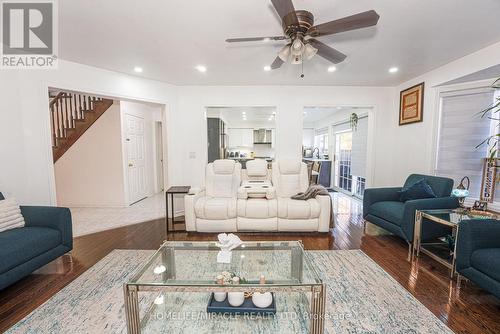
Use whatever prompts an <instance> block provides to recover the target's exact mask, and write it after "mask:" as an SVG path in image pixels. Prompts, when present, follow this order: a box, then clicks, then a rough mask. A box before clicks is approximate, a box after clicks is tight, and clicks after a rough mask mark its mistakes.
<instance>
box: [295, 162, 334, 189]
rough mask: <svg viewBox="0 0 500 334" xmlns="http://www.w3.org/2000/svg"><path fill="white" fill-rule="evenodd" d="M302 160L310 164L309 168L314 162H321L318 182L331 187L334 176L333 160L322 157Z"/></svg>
mask: <svg viewBox="0 0 500 334" xmlns="http://www.w3.org/2000/svg"><path fill="white" fill-rule="evenodd" d="M302 161H303V162H305V163H306V164H307V165H308V168H312V165H313V163H315V162H318V163H319V172H318V173H319V174H318V180H317V184H321V185H322V186H323V187H325V188H330V187H331V182H330V180H331V176H332V160H330V159H321V158H302Z"/></svg>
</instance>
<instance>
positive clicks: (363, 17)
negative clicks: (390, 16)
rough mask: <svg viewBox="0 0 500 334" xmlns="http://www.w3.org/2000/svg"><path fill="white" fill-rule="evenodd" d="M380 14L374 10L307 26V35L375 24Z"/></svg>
mask: <svg viewBox="0 0 500 334" xmlns="http://www.w3.org/2000/svg"><path fill="white" fill-rule="evenodd" d="M379 18H380V16H379V15H378V14H377V12H376V11H374V10H369V11H367V12H363V13H359V14H354V15H351V16H346V17H344V18H341V19H338V20H334V21H330V22H326V23H322V24H318V25H317V26H314V27H311V28H309V30H308V31H307V35H309V36H312V37H318V36H325V35H331V34H336V33H339V32H344V31H349V30H355V29H361V28H366V27H371V26H374V25H376V24H377V22H378V19H379Z"/></svg>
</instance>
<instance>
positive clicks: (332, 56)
mask: <svg viewBox="0 0 500 334" xmlns="http://www.w3.org/2000/svg"><path fill="white" fill-rule="evenodd" d="M307 42H308V43H309V44H311V45H312V46H314V47H315V48H316V49H318V55H320V56H321V57H323V58H325V59H326V60H329V61H331V62H332V63H334V64H338V63H340V62H342V61H344V59H346V58H347V56H346V55H345V54H343V53H342V52H340V51H337V50H335V49H334V48H332V47H329V46H328V45H326V44H324V43H321V42H320V41H318V40H316V39H314V38H311V39H309V40H308V41H307Z"/></svg>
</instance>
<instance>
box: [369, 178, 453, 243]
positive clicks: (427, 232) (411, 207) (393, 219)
mask: <svg viewBox="0 0 500 334" xmlns="http://www.w3.org/2000/svg"><path fill="white" fill-rule="evenodd" d="M422 179H425V180H426V181H427V183H428V184H429V186H430V187H431V188H432V190H433V192H434V194H436V196H437V197H436V198H425V199H416V200H409V201H406V202H401V201H400V200H399V193H398V192H399V191H400V190H401V189H403V187H393V188H371V189H366V190H365V193H364V197H363V218H364V219H365V220H366V221H369V222H370V223H372V224H375V225H377V226H380V227H382V228H383V229H385V230H388V231H389V232H391V233H394V234H396V235H398V236H399V237H401V238H403V239H405V240H406V241H407V242H408V243H411V242H413V229H414V226H415V212H416V210H424V209H427V210H430V209H453V208H457V207H458V199H457V198H455V197H451V196H450V195H451V190H452V188H453V180H452V179H449V178H445V177H437V176H429V175H421V174H411V175H410V176H408V178H407V179H406V182H405V184H404V187H408V186H411V185H413V184H415V183H417V182H418V181H420V180H422ZM448 233H450V230H449V228H447V227H444V226H441V225H437V224H432V223H430V224H426V225H425V228H424V229H423V231H422V239H423V240H428V239H433V238H436V237H440V236H444V235H446V234H448Z"/></svg>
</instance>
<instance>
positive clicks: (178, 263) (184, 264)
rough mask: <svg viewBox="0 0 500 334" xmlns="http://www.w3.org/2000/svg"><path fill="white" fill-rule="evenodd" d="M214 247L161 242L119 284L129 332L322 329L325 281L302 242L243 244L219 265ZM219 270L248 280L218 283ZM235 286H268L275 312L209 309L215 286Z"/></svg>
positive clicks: (251, 289) (253, 289)
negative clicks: (217, 311) (261, 313)
mask: <svg viewBox="0 0 500 334" xmlns="http://www.w3.org/2000/svg"><path fill="white" fill-rule="evenodd" d="M218 251H219V248H218V247H217V246H216V245H215V242H169V241H167V242H165V243H164V244H163V245H162V246H161V247H160V249H159V250H158V251H156V252H155V253H154V254H153V255H152V256H151V257H150V258H149V260H148V261H146V263H144V265H143V266H141V267H140V269H139V270H138V271H137V272H136V273H135V274H134V275H133V277H132V278H131V279H130V280H129V281H128V282H127V283H125V284H124V297H125V311H126V317H127V330H128V333H129V334H136V333H258V332H262V333H285V332H287V333H315V334H316V333H323V331H324V315H325V298H326V292H325V285H324V283H323V282H322V281H321V279H320V278H319V276H318V274H317V272H316V270H315V269H314V267H313V265H312V263H311V262H310V260H309V257H308V256H307V254H305V252H304V248H303V246H302V243H301V242H300V241H285V242H283V241H279V242H275V241H269V242H268V241H263V242H245V243H244V244H243V245H242V246H240V247H238V248H237V249H235V250H233V252H232V261H231V263H230V264H222V263H217V253H218ZM223 271H227V272H230V273H235V274H237V275H238V276H239V277H243V278H245V280H246V281H245V283H244V284H240V285H218V284H216V277H217V276H218V275H220V274H221V273H222V272H223ZM261 275H264V276H265V278H266V283H265V284H259V279H260V276H261ZM236 291H238V292H249V293H251V292H273V293H274V297H275V303H276V314H273V315H266V316H253V315H246V314H239V315H234V314H230V313H227V314H212V313H207V305H208V301H209V298H210V296H211V293H212V292H236Z"/></svg>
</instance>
